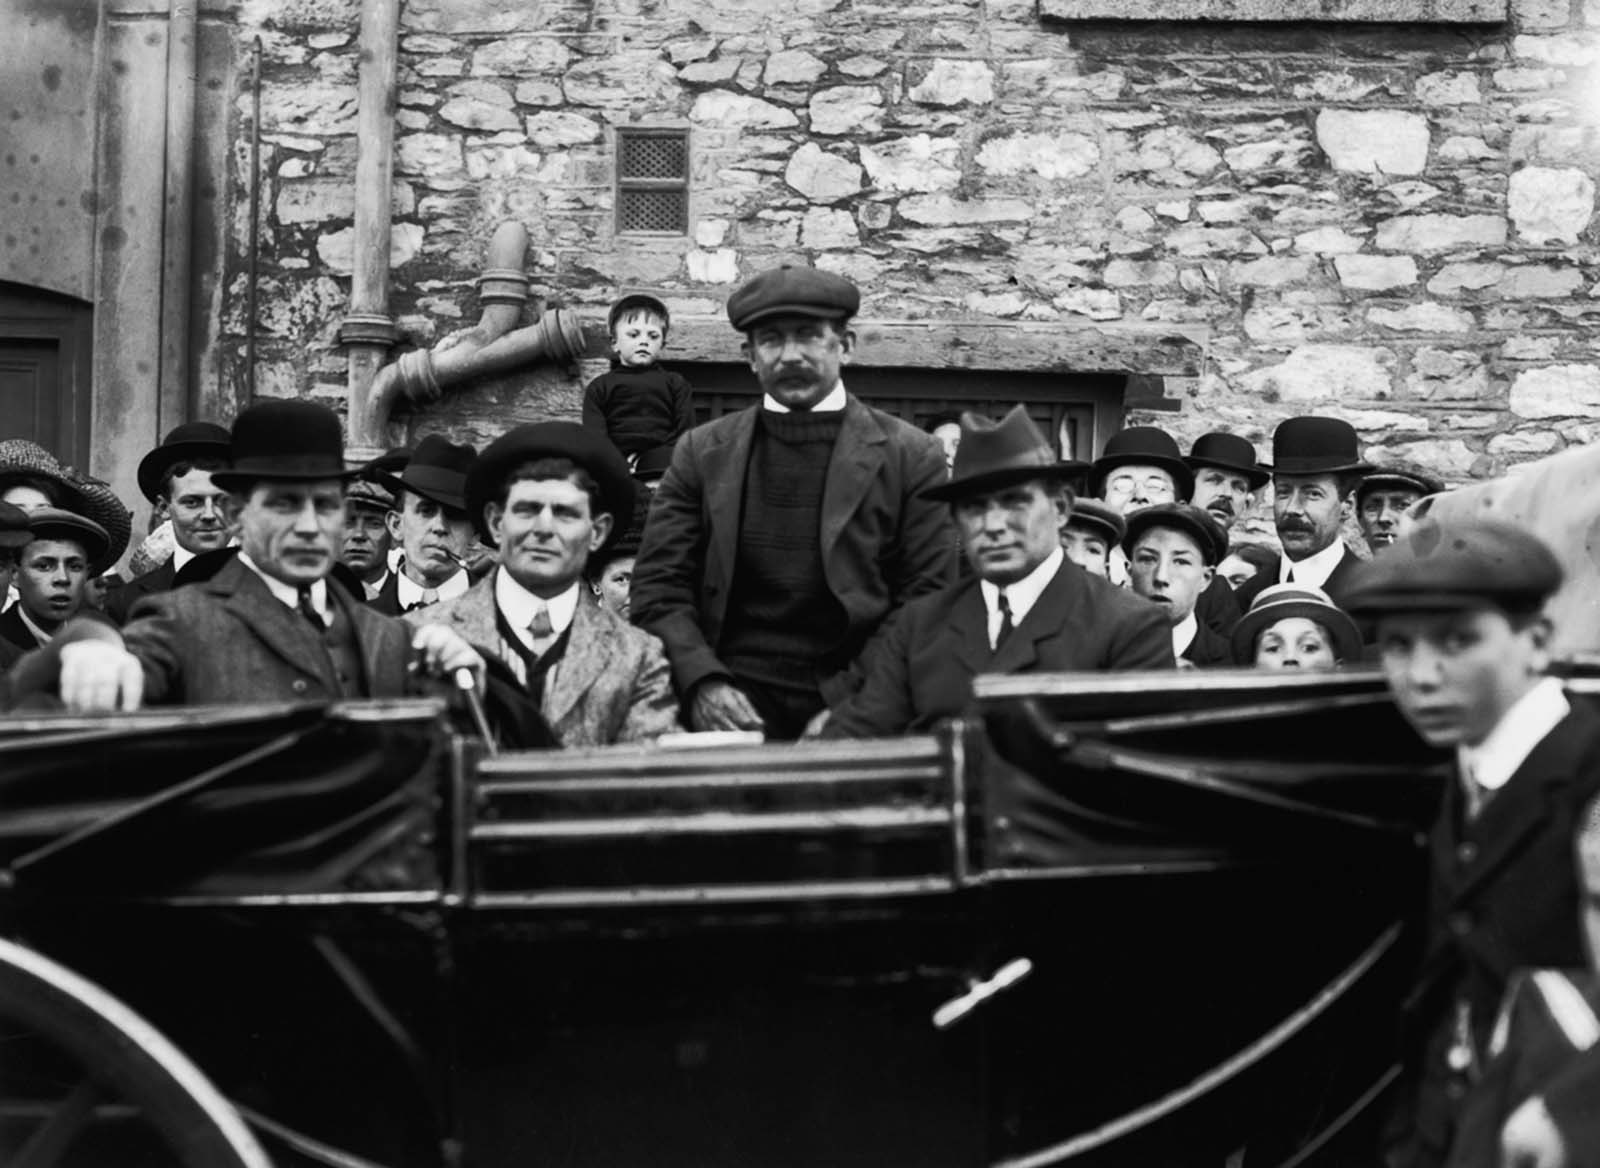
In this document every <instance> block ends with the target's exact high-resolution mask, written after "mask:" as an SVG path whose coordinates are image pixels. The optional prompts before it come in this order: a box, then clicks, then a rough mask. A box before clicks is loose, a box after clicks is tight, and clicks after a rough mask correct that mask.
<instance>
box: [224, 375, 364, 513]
mask: <svg viewBox="0 0 1600 1168" xmlns="http://www.w3.org/2000/svg"><path fill="white" fill-rule="evenodd" d="M360 473H361V472H360V471H359V470H346V469H345V465H344V431H343V430H342V429H341V428H340V426H339V417H338V415H337V414H335V413H334V412H333V411H332V410H330V409H329V408H328V407H327V406H325V405H319V404H318V403H317V402H312V401H301V400H299V399H297V398H290V399H285V400H281V401H265V402H258V403H257V404H255V405H253V406H250V407H249V408H248V409H246V410H245V411H244V412H243V413H241V414H240V415H239V416H238V417H237V418H236V419H234V423H233V465H232V466H230V467H229V468H228V469H227V470H219V471H213V472H212V474H211V481H212V482H214V483H216V484H217V486H219V487H221V488H222V489H223V490H225V491H244V490H248V489H249V488H250V486H251V484H252V483H255V482H256V481H257V480H259V479H288V480H292V481H299V482H314V481H317V480H321V479H349V478H354V477H355V476H356V475H358V474H360Z"/></svg>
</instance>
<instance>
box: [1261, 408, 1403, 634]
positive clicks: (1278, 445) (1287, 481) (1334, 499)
mask: <svg viewBox="0 0 1600 1168" xmlns="http://www.w3.org/2000/svg"><path fill="white" fill-rule="evenodd" d="M1371 469H1372V468H1371V467H1370V466H1369V465H1368V464H1367V463H1365V462H1363V461H1362V460H1361V447H1360V440H1359V439H1358V438H1357V437H1356V432H1355V429H1354V427H1352V426H1351V425H1350V423H1349V422H1346V421H1343V420H1342V419H1339V418H1317V417H1299V418H1289V419H1288V420H1286V421H1284V422H1281V423H1280V424H1279V425H1278V428H1277V429H1276V430H1274V431H1273V432H1272V521H1273V524H1274V526H1275V527H1276V528H1277V530H1278V542H1279V543H1281V544H1282V545H1283V553H1282V554H1281V555H1279V556H1278V557H1277V559H1276V560H1275V562H1274V563H1273V564H1272V565H1271V566H1270V567H1268V568H1264V569H1262V570H1261V571H1259V572H1257V573H1256V574H1255V576H1253V577H1252V578H1251V579H1249V580H1247V581H1245V583H1244V585H1243V586H1242V587H1240V589H1239V591H1238V593H1237V596H1238V600H1239V607H1240V608H1241V609H1245V610H1248V609H1249V607H1250V603H1251V602H1252V601H1253V600H1255V598H1256V597H1257V596H1258V595H1260V593H1261V590H1262V589H1264V588H1269V587H1271V586H1272V585H1274V584H1309V585H1311V586H1312V587H1313V588H1320V589H1322V590H1323V591H1324V592H1326V593H1327V594H1328V595H1329V596H1330V597H1332V598H1333V602H1334V603H1335V604H1338V603H1339V602H1340V600H1341V598H1342V597H1343V595H1344V588H1345V585H1346V583H1347V581H1348V580H1349V577H1350V573H1351V572H1353V571H1354V570H1355V568H1356V566H1357V565H1358V564H1360V562H1361V560H1360V559H1359V558H1358V557H1357V556H1356V555H1355V554H1354V553H1353V552H1351V551H1350V549H1349V548H1347V547H1345V545H1344V540H1343V539H1342V538H1341V537H1340V531H1341V529H1342V528H1343V526H1344V523H1345V520H1347V519H1349V518H1350V516H1351V514H1352V513H1353V511H1354V509H1355V490H1356V486H1357V485H1358V484H1359V483H1360V482H1361V478H1362V476H1363V475H1364V474H1366V473H1367V471H1369V470H1371Z"/></svg>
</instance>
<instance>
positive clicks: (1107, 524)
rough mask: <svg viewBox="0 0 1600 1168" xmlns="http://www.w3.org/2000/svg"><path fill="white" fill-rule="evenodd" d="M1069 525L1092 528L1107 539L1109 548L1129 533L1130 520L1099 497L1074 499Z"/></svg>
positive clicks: (1068, 519) (1068, 518)
mask: <svg viewBox="0 0 1600 1168" xmlns="http://www.w3.org/2000/svg"><path fill="white" fill-rule="evenodd" d="M1067 526H1068V527H1085V528H1088V529H1090V530H1091V531H1093V532H1094V533H1095V534H1096V535H1099V536H1101V537H1103V538H1104V539H1105V541H1106V547H1108V548H1113V547H1117V546H1118V545H1119V544H1121V543H1122V537H1123V536H1125V535H1127V534H1128V521H1127V520H1126V519H1124V518H1123V517H1122V512H1120V511H1118V510H1116V509H1115V508H1113V507H1107V506H1106V505H1105V504H1104V503H1102V502H1101V501H1100V500H1099V499H1074V500H1073V501H1072V514H1071V515H1069V516H1068V517H1067Z"/></svg>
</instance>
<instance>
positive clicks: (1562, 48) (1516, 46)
mask: <svg viewBox="0 0 1600 1168" xmlns="http://www.w3.org/2000/svg"><path fill="white" fill-rule="evenodd" d="M1511 51H1512V52H1513V53H1514V54H1515V55H1516V56H1518V57H1521V58H1522V59H1523V60H1525V61H1538V62H1541V63H1542V64H1545V65H1576V66H1584V65H1592V64H1594V63H1595V61H1596V60H1600V36H1596V34H1595V32H1594V31H1592V30H1585V31H1583V32H1573V33H1562V34H1560V35H1558V36H1518V37H1515V38H1513V40H1512V42H1511Z"/></svg>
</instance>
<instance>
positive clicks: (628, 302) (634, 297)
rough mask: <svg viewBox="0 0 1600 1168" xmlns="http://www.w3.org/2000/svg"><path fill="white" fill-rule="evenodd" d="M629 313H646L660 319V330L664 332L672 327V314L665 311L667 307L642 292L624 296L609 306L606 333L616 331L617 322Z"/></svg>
mask: <svg viewBox="0 0 1600 1168" xmlns="http://www.w3.org/2000/svg"><path fill="white" fill-rule="evenodd" d="M630 312H648V313H652V314H654V315H655V316H658V317H660V318H661V328H662V331H663V332H665V331H666V330H667V329H669V328H671V327H672V314H671V313H669V312H668V311H667V306H666V305H665V304H663V303H661V301H659V300H657V299H656V298H655V297H654V296H646V295H645V294H644V293H643V292H635V293H633V294H631V295H629V296H624V297H623V298H622V299H621V300H619V301H617V302H616V303H615V304H613V305H612V306H611V312H610V313H609V314H607V316H606V332H608V333H614V332H616V331H617V321H619V320H621V319H622V318H623V317H624V316H626V315H628V313H630Z"/></svg>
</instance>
